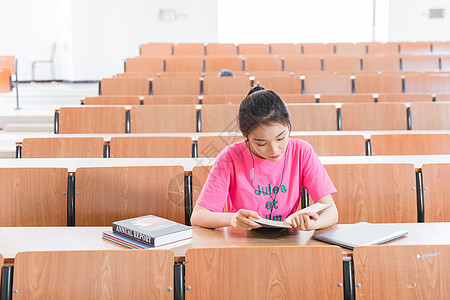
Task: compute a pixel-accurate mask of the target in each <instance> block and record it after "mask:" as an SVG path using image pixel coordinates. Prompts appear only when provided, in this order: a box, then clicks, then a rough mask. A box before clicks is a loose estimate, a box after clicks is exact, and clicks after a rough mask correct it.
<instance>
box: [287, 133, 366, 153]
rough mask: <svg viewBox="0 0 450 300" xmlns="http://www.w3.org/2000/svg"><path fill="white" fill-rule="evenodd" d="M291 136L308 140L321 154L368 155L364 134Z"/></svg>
mask: <svg viewBox="0 0 450 300" xmlns="http://www.w3.org/2000/svg"><path fill="white" fill-rule="evenodd" d="M291 138H293V139H302V140H304V141H307V142H308V143H309V144H311V146H313V148H314V151H316V153H317V155H319V156H361V155H366V141H365V139H364V136H363V135H294V136H291Z"/></svg>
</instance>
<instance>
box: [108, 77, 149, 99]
mask: <svg viewBox="0 0 450 300" xmlns="http://www.w3.org/2000/svg"><path fill="white" fill-rule="evenodd" d="M149 94H150V78H147V77H122V78H104V79H102V80H101V81H100V95H106V96H108V95H141V96H144V95H149Z"/></svg>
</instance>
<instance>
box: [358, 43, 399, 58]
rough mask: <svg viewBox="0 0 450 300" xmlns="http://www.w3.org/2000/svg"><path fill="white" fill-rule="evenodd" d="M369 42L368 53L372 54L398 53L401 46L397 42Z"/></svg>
mask: <svg viewBox="0 0 450 300" xmlns="http://www.w3.org/2000/svg"><path fill="white" fill-rule="evenodd" d="M366 44H367V47H368V48H367V50H368V51H367V53H368V54H370V55H372V54H381V55H392V54H398V53H399V52H400V51H399V47H398V44H397V43H395V42H390V43H379V42H369V43H366Z"/></svg>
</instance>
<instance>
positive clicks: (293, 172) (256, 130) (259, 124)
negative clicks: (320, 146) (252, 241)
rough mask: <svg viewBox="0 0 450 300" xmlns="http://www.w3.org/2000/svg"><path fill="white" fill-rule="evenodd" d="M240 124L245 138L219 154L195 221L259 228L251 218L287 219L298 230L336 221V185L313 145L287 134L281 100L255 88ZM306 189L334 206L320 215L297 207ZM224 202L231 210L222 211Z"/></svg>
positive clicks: (241, 112)
mask: <svg viewBox="0 0 450 300" xmlns="http://www.w3.org/2000/svg"><path fill="white" fill-rule="evenodd" d="M238 123H239V128H240V130H241V132H242V134H243V136H244V137H245V138H246V140H245V141H242V142H238V143H235V144H233V145H230V146H228V147H226V148H225V149H224V150H222V152H221V153H220V154H219V155H218V156H217V158H216V161H215V164H214V166H213V167H212V169H211V172H210V174H209V176H208V179H207V180H206V183H205V185H204V187H203V189H202V192H201V194H200V197H199V198H198V200H197V205H196V206H195V207H194V211H193V213H192V217H191V224H192V225H198V226H202V227H208V228H218V227H224V226H232V227H234V228H238V229H246V230H251V229H255V228H259V227H260V225H258V224H257V223H255V222H253V221H252V220H251V219H250V217H253V218H260V217H261V218H266V219H270V220H277V221H288V222H290V223H291V225H292V226H293V227H294V228H297V229H299V230H312V229H319V228H323V227H328V226H331V225H333V224H335V223H336V222H337V220H338V212H337V209H336V205H335V203H334V201H333V198H332V196H331V195H332V194H333V193H335V192H336V188H335V187H334V186H333V184H332V182H331V180H330V178H329V177H328V175H327V173H326V171H325V169H324V167H323V165H322V164H321V162H320V161H319V159H318V157H317V154H316V153H315V152H314V150H313V149H312V147H311V145H309V144H308V143H306V142H305V141H302V140H298V139H290V138H289V137H290V129H291V121H290V116H289V112H288V110H287V108H286V105H285V104H284V102H283V100H281V98H280V97H279V96H278V95H277V94H276V93H275V92H273V91H269V90H265V89H264V88H263V87H260V86H256V87H255V88H253V89H252V90H251V91H250V92H249V93H248V95H247V97H246V98H245V99H244V100H243V101H242V103H241V105H240V107H239V114H238ZM302 187H305V188H306V190H307V191H308V193H309V195H310V196H311V197H312V199H313V201H314V202H320V203H323V204H331V207H329V208H327V209H326V210H324V211H323V212H322V213H321V214H320V215H318V214H317V213H314V212H309V213H308V212H300V211H297V208H298V207H299V203H300V198H301V196H300V194H301V190H302ZM225 204H226V207H227V210H228V212H223V208H224V206H225Z"/></svg>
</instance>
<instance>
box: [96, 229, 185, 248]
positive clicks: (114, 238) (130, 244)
mask: <svg viewBox="0 0 450 300" xmlns="http://www.w3.org/2000/svg"><path fill="white" fill-rule="evenodd" d="M102 237H103V238H104V239H105V240H108V241H111V242H114V243H116V244H119V245H122V246H125V247H127V248H131V249H152V248H155V247H153V246H151V245H149V244H146V243H142V242H139V241H136V240H134V239H132V238H129V237H126V236H124V235H121V234H118V233H114V232H112V231H111V230H108V231H104V232H103V235H102ZM190 242H191V239H186V240H181V241H178V242H173V243H170V244H166V245H163V246H159V247H156V248H158V249H170V248H176V247H179V246H182V245H186V244H189V243H190Z"/></svg>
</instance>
